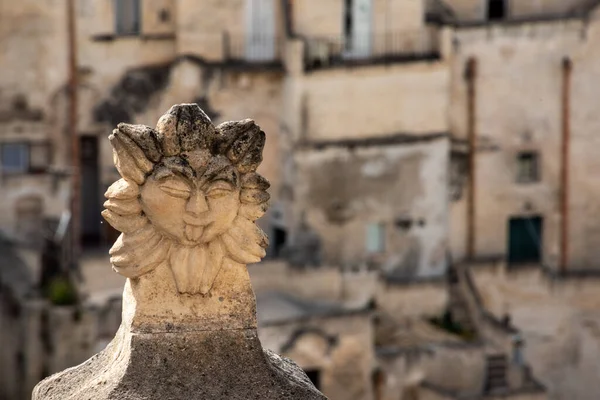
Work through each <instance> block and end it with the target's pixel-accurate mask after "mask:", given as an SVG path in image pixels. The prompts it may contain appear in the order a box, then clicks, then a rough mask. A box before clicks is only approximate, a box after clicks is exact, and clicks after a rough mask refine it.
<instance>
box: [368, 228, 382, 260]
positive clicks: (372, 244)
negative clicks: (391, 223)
mask: <svg viewBox="0 0 600 400" xmlns="http://www.w3.org/2000/svg"><path fill="white" fill-rule="evenodd" d="M366 247H367V253H369V254H377V253H383V251H384V250H385V226H384V225H383V224H381V223H372V224H369V225H367V235H366Z"/></svg>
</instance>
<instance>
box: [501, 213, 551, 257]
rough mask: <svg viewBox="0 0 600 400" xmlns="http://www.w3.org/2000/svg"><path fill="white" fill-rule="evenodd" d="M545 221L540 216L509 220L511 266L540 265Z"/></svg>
mask: <svg viewBox="0 0 600 400" xmlns="http://www.w3.org/2000/svg"><path fill="white" fill-rule="evenodd" d="M543 226H544V220H543V218H542V217H539V216H523V217H515V218H510V219H509V220H508V262H509V264H521V263H539V262H540V261H541V259H542V234H543Z"/></svg>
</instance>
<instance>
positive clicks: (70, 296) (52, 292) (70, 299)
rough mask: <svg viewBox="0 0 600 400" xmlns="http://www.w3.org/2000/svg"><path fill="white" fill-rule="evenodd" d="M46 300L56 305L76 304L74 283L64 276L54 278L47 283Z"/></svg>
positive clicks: (76, 297)
mask: <svg viewBox="0 0 600 400" xmlns="http://www.w3.org/2000/svg"><path fill="white" fill-rule="evenodd" d="M47 297H48V300H50V302H51V303H52V304H54V305H57V306H71V305H75V304H77V300H78V296H77V289H76V288H75V285H73V283H72V282H71V281H70V280H69V279H68V278H64V277H59V278H55V279H53V280H52V281H51V282H50V285H48V290H47Z"/></svg>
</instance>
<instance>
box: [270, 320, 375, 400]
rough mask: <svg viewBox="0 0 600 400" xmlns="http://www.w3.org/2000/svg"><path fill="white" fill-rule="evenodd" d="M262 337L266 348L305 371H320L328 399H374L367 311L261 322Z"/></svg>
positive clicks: (321, 388)
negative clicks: (277, 321)
mask: <svg viewBox="0 0 600 400" xmlns="http://www.w3.org/2000/svg"><path fill="white" fill-rule="evenodd" d="M259 337H260V340H261V343H262V344H263V346H264V347H266V348H268V349H271V350H273V351H275V352H277V353H279V354H281V355H283V356H286V357H289V358H291V359H293V360H294V361H295V362H296V363H297V364H298V365H299V366H300V367H301V368H303V369H304V370H305V371H319V375H320V382H321V384H320V388H319V389H320V390H321V391H322V392H323V394H325V395H326V396H327V397H328V398H329V399H331V400H371V399H373V397H372V396H373V392H372V387H371V371H372V368H373V363H374V354H373V345H372V343H373V333H372V328H371V323H370V316H369V315H368V314H366V315H354V316H352V315H348V316H339V317H327V318H318V317H314V318H311V319H308V320H305V321H297V322H289V323H284V324H268V325H261V327H260V329H259Z"/></svg>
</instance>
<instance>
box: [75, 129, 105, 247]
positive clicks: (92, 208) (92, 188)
mask: <svg viewBox="0 0 600 400" xmlns="http://www.w3.org/2000/svg"><path fill="white" fill-rule="evenodd" d="M79 144H80V153H79V156H80V168H81V192H80V195H81V197H80V199H81V203H80V204H81V214H80V215H81V220H80V221H81V244H82V245H83V246H98V245H99V244H100V222H101V216H100V197H99V193H98V192H99V182H100V176H99V172H100V171H99V167H98V138H97V137H96V136H82V137H81V138H80V141H79Z"/></svg>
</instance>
